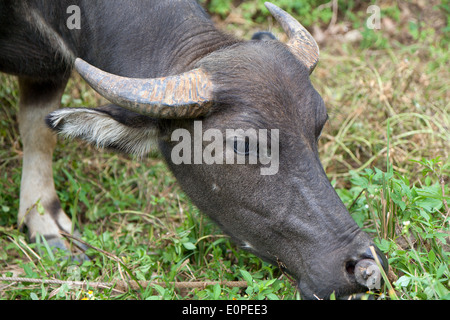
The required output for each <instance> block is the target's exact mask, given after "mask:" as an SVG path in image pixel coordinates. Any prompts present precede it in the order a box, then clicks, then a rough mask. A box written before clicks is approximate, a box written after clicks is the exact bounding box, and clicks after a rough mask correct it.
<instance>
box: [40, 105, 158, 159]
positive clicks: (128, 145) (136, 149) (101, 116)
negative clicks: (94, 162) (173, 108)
mask: <svg viewBox="0 0 450 320" xmlns="http://www.w3.org/2000/svg"><path fill="white" fill-rule="evenodd" d="M47 123H48V124H49V125H50V126H51V127H52V128H53V129H54V130H56V131H57V132H58V133H59V134H61V135H63V136H65V137H69V138H80V139H82V140H84V141H87V142H89V143H91V144H93V145H95V146H97V147H98V148H108V147H112V148H114V149H119V150H121V151H123V152H126V153H128V154H133V155H136V156H139V157H143V156H145V155H146V154H148V153H149V152H150V151H151V149H153V148H155V147H156V145H157V144H156V136H157V130H156V129H155V128H153V127H139V128H133V127H129V126H126V125H123V124H122V123H120V122H118V121H116V120H115V119H113V118H112V117H111V116H110V115H109V114H107V113H104V112H99V111H96V110H95V109H87V108H86V109H84V108H67V109H61V110H57V111H54V112H52V113H51V114H50V115H49V116H48V118H47Z"/></svg>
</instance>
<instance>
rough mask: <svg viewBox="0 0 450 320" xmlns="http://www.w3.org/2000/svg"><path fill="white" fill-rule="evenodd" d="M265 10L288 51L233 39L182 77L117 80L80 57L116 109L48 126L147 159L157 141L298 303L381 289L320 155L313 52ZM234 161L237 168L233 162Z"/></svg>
mask: <svg viewBox="0 0 450 320" xmlns="http://www.w3.org/2000/svg"><path fill="white" fill-rule="evenodd" d="M266 6H267V8H268V9H269V10H270V12H271V13H272V14H273V15H274V17H275V18H276V19H277V20H278V22H279V23H280V24H281V26H282V27H283V29H284V30H285V31H286V33H287V35H288V37H289V42H288V43H287V44H283V43H281V42H279V41H277V40H273V39H271V37H267V40H260V41H257V40H252V41H246V42H236V43H234V44H233V45H229V46H226V47H223V48H221V49H220V50H216V51H213V52H211V53H210V54H208V55H206V56H203V57H199V59H198V60H197V61H196V62H195V64H194V65H193V66H192V69H191V70H189V71H186V72H185V73H183V74H176V75H169V76H167V77H164V78H156V79H155V78H153V79H134V78H128V77H121V76H118V75H113V74H110V73H107V72H104V71H101V70H99V69H97V68H96V67H94V66H91V65H90V64H88V63H87V62H85V61H83V60H80V59H78V60H77V61H76V63H75V67H76V69H77V71H78V72H79V73H80V74H81V75H82V76H83V77H84V78H85V79H86V80H87V82H88V83H89V84H90V85H91V86H92V87H93V88H94V89H95V90H97V91H98V92H99V93H100V94H101V95H103V96H104V97H106V98H107V99H108V100H110V101H111V102H112V103H113V104H114V105H110V106H107V107H102V108H97V109H63V110H60V111H56V112H54V113H52V114H50V115H49V117H48V118H47V123H48V124H49V126H50V127H51V128H53V129H54V130H56V131H58V132H60V133H62V134H65V135H68V136H72V137H80V138H83V139H85V140H87V141H90V142H92V143H94V144H96V145H98V146H102V147H111V148H115V149H119V150H123V151H126V152H132V153H138V154H145V153H146V152H147V151H148V149H149V147H148V146H149V145H150V143H151V142H152V141H155V142H156V143H157V144H158V145H159V148H160V150H161V152H162V154H163V155H164V156H165V159H166V160H167V163H168V165H169V167H170V169H171V170H172V172H173V173H174V175H175V176H176V178H177V179H178V181H179V183H180V185H181V186H182V188H183V189H184V190H185V192H186V193H187V194H188V195H189V197H190V198H191V199H192V201H193V202H194V203H195V204H196V205H197V206H198V207H199V208H200V209H201V211H203V212H204V213H206V214H207V215H208V216H209V217H211V219H212V220H214V221H215V222H216V223H217V224H218V225H219V226H220V227H221V228H222V229H223V230H224V231H225V232H226V233H227V234H229V235H230V236H231V237H232V239H234V241H235V242H236V243H238V244H239V245H241V246H242V247H243V248H245V249H247V250H249V251H251V252H252V253H254V254H255V255H257V256H259V257H261V258H262V259H264V260H266V261H269V262H271V263H274V264H278V265H280V266H281V267H282V268H283V269H285V271H286V272H287V273H289V274H291V275H292V276H293V277H294V278H295V279H296V280H297V281H298V287H299V289H300V292H301V295H302V296H303V297H304V298H311V299H313V298H315V297H316V298H327V297H329V296H330V294H332V293H333V292H335V294H336V295H337V296H345V295H349V294H353V293H357V292H362V291H364V290H367V288H371V289H372V288H374V287H377V286H378V285H379V284H380V283H379V282H380V270H379V269H378V268H377V266H376V264H375V261H374V256H373V255H372V252H371V251H370V249H369V248H370V247H371V246H373V243H372V241H371V239H370V237H369V236H368V235H367V234H365V233H364V232H362V231H361V229H360V228H359V227H358V226H357V224H356V223H355V222H354V220H353V219H352V217H351V216H350V214H349V212H348V211H347V209H346V208H345V206H344V204H343V203H342V201H341V200H340V198H339V197H338V195H337V194H336V192H335V190H334V189H333V187H332V186H331V184H330V182H329V180H328V178H327V176H326V174H325V172H324V170H323V168H322V165H321V163H320V160H319V155H318V139H319V137H320V133H321V131H322V128H323V126H324V125H325V123H326V121H327V119H328V116H327V110H326V108H325V105H324V102H323V100H322V98H321V96H320V95H319V93H318V92H317V91H316V90H315V89H314V88H313V86H312V84H311V81H310V74H311V73H312V71H313V70H314V68H315V67H316V65H317V62H318V60H319V49H318V46H317V44H316V42H315V41H314V39H313V37H312V36H311V35H310V34H309V33H308V31H307V30H306V29H305V28H304V27H303V26H301V24H300V23H298V22H297V21H296V20H295V19H294V18H292V17H291V16H290V15H289V14H287V13H286V12H284V11H283V10H281V9H279V8H278V7H276V6H274V5H272V4H270V3H267V4H266ZM239 156H240V157H241V160H243V161H242V163H240V164H239V162H233V160H234V159H235V157H236V159H237V158H238V157H239ZM175 158H176V159H175ZM264 169H267V170H264ZM378 255H379V258H380V260H381V262H382V264H383V266H384V268H386V267H387V262H386V259H385V258H384V257H383V255H382V254H380V253H378Z"/></svg>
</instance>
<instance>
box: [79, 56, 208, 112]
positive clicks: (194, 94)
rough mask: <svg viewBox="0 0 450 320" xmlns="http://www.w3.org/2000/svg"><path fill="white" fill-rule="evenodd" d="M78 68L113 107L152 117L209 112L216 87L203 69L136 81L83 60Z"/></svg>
mask: <svg viewBox="0 0 450 320" xmlns="http://www.w3.org/2000/svg"><path fill="white" fill-rule="evenodd" d="M75 68H76V70H77V71H78V73H79V74H80V75H81V76H82V77H83V78H84V79H85V80H86V82H87V83H88V84H89V85H90V86H91V87H92V88H93V89H94V90H95V91H97V92H98V93H99V94H100V95H102V96H103V97H105V98H106V99H108V100H109V101H111V102H112V103H114V104H117V105H119V106H121V107H123V108H126V109H128V110H131V111H134V112H136V113H139V114H142V115H146V116H149V117H153V118H164V119H179V118H196V117H199V116H202V115H205V114H207V113H208V111H209V109H210V107H211V105H212V96H213V88H212V82H211V81H210V80H209V77H208V75H207V74H206V73H205V72H204V71H203V70H202V69H194V70H191V71H189V72H185V73H182V74H179V75H175V76H169V77H163V78H155V79H134V78H126V77H121V76H117V75H113V74H110V73H107V72H105V71H102V70H100V69H98V68H96V67H94V66H92V65H90V64H89V63H87V62H86V61H84V60H82V59H79V58H78V59H76V60H75Z"/></svg>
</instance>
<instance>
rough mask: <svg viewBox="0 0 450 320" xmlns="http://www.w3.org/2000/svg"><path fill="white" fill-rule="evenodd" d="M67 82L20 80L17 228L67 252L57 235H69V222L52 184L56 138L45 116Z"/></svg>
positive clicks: (59, 96)
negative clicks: (19, 169) (21, 146)
mask: <svg viewBox="0 0 450 320" xmlns="http://www.w3.org/2000/svg"><path fill="white" fill-rule="evenodd" d="M66 83H67V81H62V82H60V83H58V84H55V83H49V82H45V83H43V82H36V81H32V80H29V79H23V78H20V79H19V88H20V103H19V107H20V109H19V131H20V135H21V139H22V143H23V165H22V181H21V187H20V207H19V214H18V225H19V226H20V227H23V226H24V225H26V227H27V228H28V234H29V237H30V240H31V241H34V240H35V239H36V235H37V234H40V235H41V236H44V237H45V238H46V240H47V242H48V243H49V244H50V245H51V246H53V247H57V248H61V249H64V250H66V249H67V245H66V243H65V241H64V239H63V238H62V237H61V235H60V233H59V231H65V232H68V233H70V232H71V229H72V222H71V220H70V219H69V218H68V217H67V215H66V214H65V213H64V211H63V210H62V208H61V204H60V202H59V199H58V197H57V195H56V190H55V185H54V182H53V171H52V155H53V150H54V148H55V144H56V137H55V135H54V134H53V133H52V132H51V131H50V129H48V128H47V126H46V125H45V121H44V119H45V116H46V115H47V114H48V113H50V112H52V111H54V110H55V109H57V108H59V107H60V103H61V97H62V94H63V92H64V88H65V85H66Z"/></svg>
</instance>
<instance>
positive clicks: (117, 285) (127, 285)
mask: <svg viewBox="0 0 450 320" xmlns="http://www.w3.org/2000/svg"><path fill="white" fill-rule="evenodd" d="M0 281H5V282H30V283H39V284H57V285H63V284H67V285H69V286H75V287H83V288H87V287H90V288H94V289H97V288H101V289H115V290H116V291H122V292H124V291H127V290H130V289H131V290H140V286H141V287H143V288H146V287H148V286H155V285H158V286H161V287H164V288H167V287H174V288H177V289H186V288H189V289H192V288H205V287H207V286H214V285H217V284H219V285H221V286H226V287H230V288H246V287H247V286H248V284H247V281H192V282H168V283H166V282H154V281H139V284H137V283H136V281H129V282H125V281H123V280H114V281H112V282H88V281H65V280H57V279H34V278H20V277H0Z"/></svg>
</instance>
